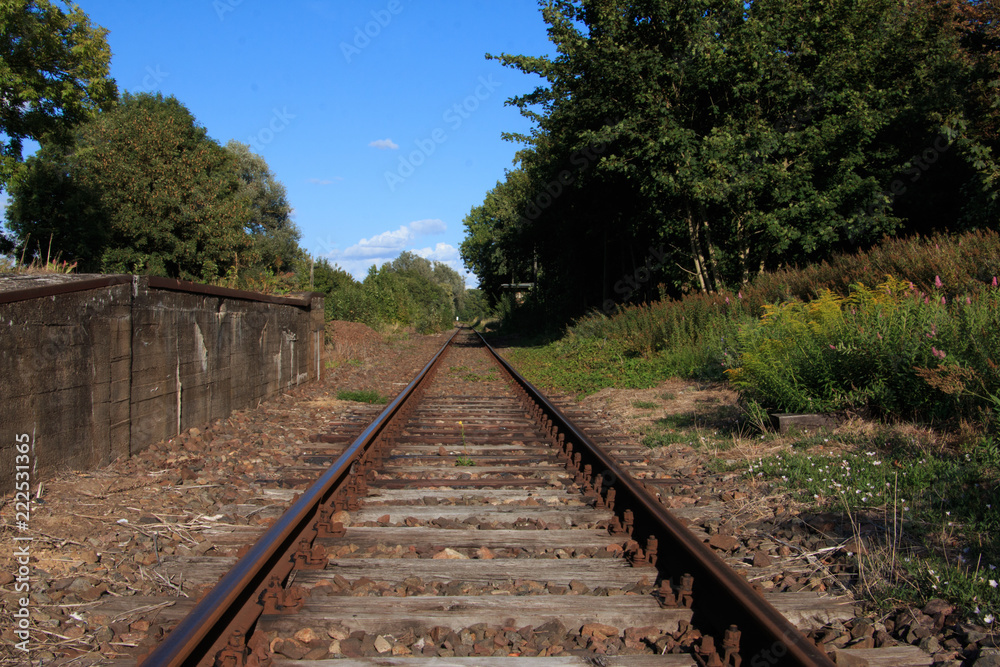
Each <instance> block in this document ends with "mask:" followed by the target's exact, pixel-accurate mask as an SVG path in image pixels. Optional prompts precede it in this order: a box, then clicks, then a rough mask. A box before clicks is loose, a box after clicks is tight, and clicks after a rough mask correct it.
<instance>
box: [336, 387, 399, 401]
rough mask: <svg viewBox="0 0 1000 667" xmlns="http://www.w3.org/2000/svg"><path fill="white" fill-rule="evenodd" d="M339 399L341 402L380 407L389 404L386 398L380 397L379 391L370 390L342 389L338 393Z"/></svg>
mask: <svg viewBox="0 0 1000 667" xmlns="http://www.w3.org/2000/svg"><path fill="white" fill-rule="evenodd" d="M337 399H338V400H341V401H354V402H356V403H375V404H378V405H382V404H385V403H388V402H389V399H388V398H386V397H385V396H382V395H380V394H379V393H378V392H377V391H374V390H369V389H358V390H348V389H342V390H340V391H338V392H337Z"/></svg>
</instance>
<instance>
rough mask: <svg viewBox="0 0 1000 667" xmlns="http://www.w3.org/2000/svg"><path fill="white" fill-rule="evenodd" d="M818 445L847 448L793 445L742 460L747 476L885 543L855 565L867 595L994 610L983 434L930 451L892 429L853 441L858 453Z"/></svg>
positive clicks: (997, 526) (997, 543)
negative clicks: (842, 517) (974, 442)
mask: <svg viewBox="0 0 1000 667" xmlns="http://www.w3.org/2000/svg"><path fill="white" fill-rule="evenodd" d="M819 437H820V436H812V437H811V440H812V443H818V440H819ZM822 441H823V444H824V445H825V449H827V450H828V449H829V448H830V447H836V448H844V449H846V450H848V451H846V452H841V453H829V451H826V452H823V453H819V452H814V451H810V450H807V449H805V448H804V445H806V444H808V443H804V442H803V443H798V446H797V447H796V448H795V450H794V451H792V452H791V453H786V454H782V455H778V456H774V457H768V458H758V459H757V460H756V461H753V462H751V463H749V465H747V466H746V468H745V470H746V474H747V475H748V476H750V477H754V478H757V479H759V480H761V481H762V482H766V483H768V484H770V485H771V486H772V487H774V488H780V489H784V490H785V491H786V492H788V493H789V494H791V495H792V497H793V498H797V499H798V500H800V501H803V502H806V503H808V504H810V505H812V506H814V507H817V508H818V509H821V510H823V511H840V512H844V513H845V514H846V515H847V516H848V517H849V518H850V519H851V523H852V525H853V526H854V532H855V534H856V535H858V534H859V533H860V532H861V527H860V526H861V525H862V524H864V525H866V526H868V527H869V533H871V534H873V535H875V536H876V537H878V536H881V537H880V539H881V541H882V542H884V544H885V546H884V548H882V550H881V551H879V547H878V545H877V544H875V543H874V542H873V543H872V544H870V545H869V548H870V549H872V550H874V553H872V554H868V555H864V554H861V555H859V556H858V561H857V562H858V566H859V570H860V575H861V580H862V581H861V583H862V585H863V587H864V588H865V589H866V592H867V593H868V595H869V597H871V599H873V600H877V599H879V598H885V597H886V596H887V595H890V594H891V595H896V596H899V595H902V594H903V590H904V589H909V592H908V593H907V594H906V596H905V597H904V599H906V600H910V599H913V600H916V601H922V600H926V599H928V598H930V597H944V598H946V599H949V600H951V601H953V602H955V603H957V604H959V605H961V606H962V607H963V608H964V610H965V612H966V613H967V614H969V615H971V616H974V617H977V618H979V619H980V620H982V619H983V618H985V617H986V616H988V615H996V614H997V613H998V612H1000V592H998V591H997V587H996V586H995V585H993V584H992V583H990V582H991V581H993V582H995V581H996V580H998V579H1000V573H998V572H997V570H996V568H997V567H998V566H1000V502H998V494H997V490H998V488H1000V483H998V479H997V476H998V467H997V453H996V449H995V446H991V443H992V441H991V440H986V441H983V442H982V443H979V446H976V447H971V448H968V449H967V450H966V451H958V452H954V451H941V450H939V451H937V452H934V453H929V452H927V451H925V446H924V445H922V444H921V443H919V442H917V441H916V440H914V439H912V438H910V439H907V438H904V437H900V436H898V435H897V436H889V435H883V436H882V437H878V438H875V439H874V442H873V441H868V442H866V443H853V444H863V445H864V446H863V447H862V448H861V449H860V451H853V448H852V440H851V439H837V438H834V437H832V436H830V437H823V438H822ZM883 551H884V553H882V552H883ZM880 553H881V554H882V555H879V554H880ZM897 553H900V554H901V555H902V556H903V558H902V559H901V560H898V559H897V555H896V554H897ZM883 556H884V557H883Z"/></svg>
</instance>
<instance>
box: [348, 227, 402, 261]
mask: <svg viewBox="0 0 1000 667" xmlns="http://www.w3.org/2000/svg"><path fill="white" fill-rule="evenodd" d="M412 239H413V233H412V232H411V231H410V230H409V229H408V228H407V227H406V225H403V226H402V227H400V228H399V229H397V230H396V231H394V232H382V233H381V234H376V235H375V236H373V237H371V238H369V239H361V240H360V241H358V242H357V243H355V244H354V245H352V246H351V247H350V248H348V249H347V250H345V251H344V257H384V256H387V255H393V257H395V255H398V254H399V253H400V252H402V251H403V250H404V249H405V248H406V245H407V244H408V243H409V242H410V241H411V240H412Z"/></svg>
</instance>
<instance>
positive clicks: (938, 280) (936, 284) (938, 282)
mask: <svg viewBox="0 0 1000 667" xmlns="http://www.w3.org/2000/svg"><path fill="white" fill-rule="evenodd" d="M934 287H937V288H938V289H941V288H942V287H944V283H942V282H941V276H934Z"/></svg>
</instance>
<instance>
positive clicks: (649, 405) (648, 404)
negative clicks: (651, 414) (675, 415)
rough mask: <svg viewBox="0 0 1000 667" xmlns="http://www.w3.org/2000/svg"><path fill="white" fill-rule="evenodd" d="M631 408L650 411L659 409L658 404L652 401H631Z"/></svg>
mask: <svg viewBox="0 0 1000 667" xmlns="http://www.w3.org/2000/svg"><path fill="white" fill-rule="evenodd" d="M632 407H633V408H638V409H640V410H652V409H654V408H658V407H660V404H659V403H654V402H653V401H632Z"/></svg>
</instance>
